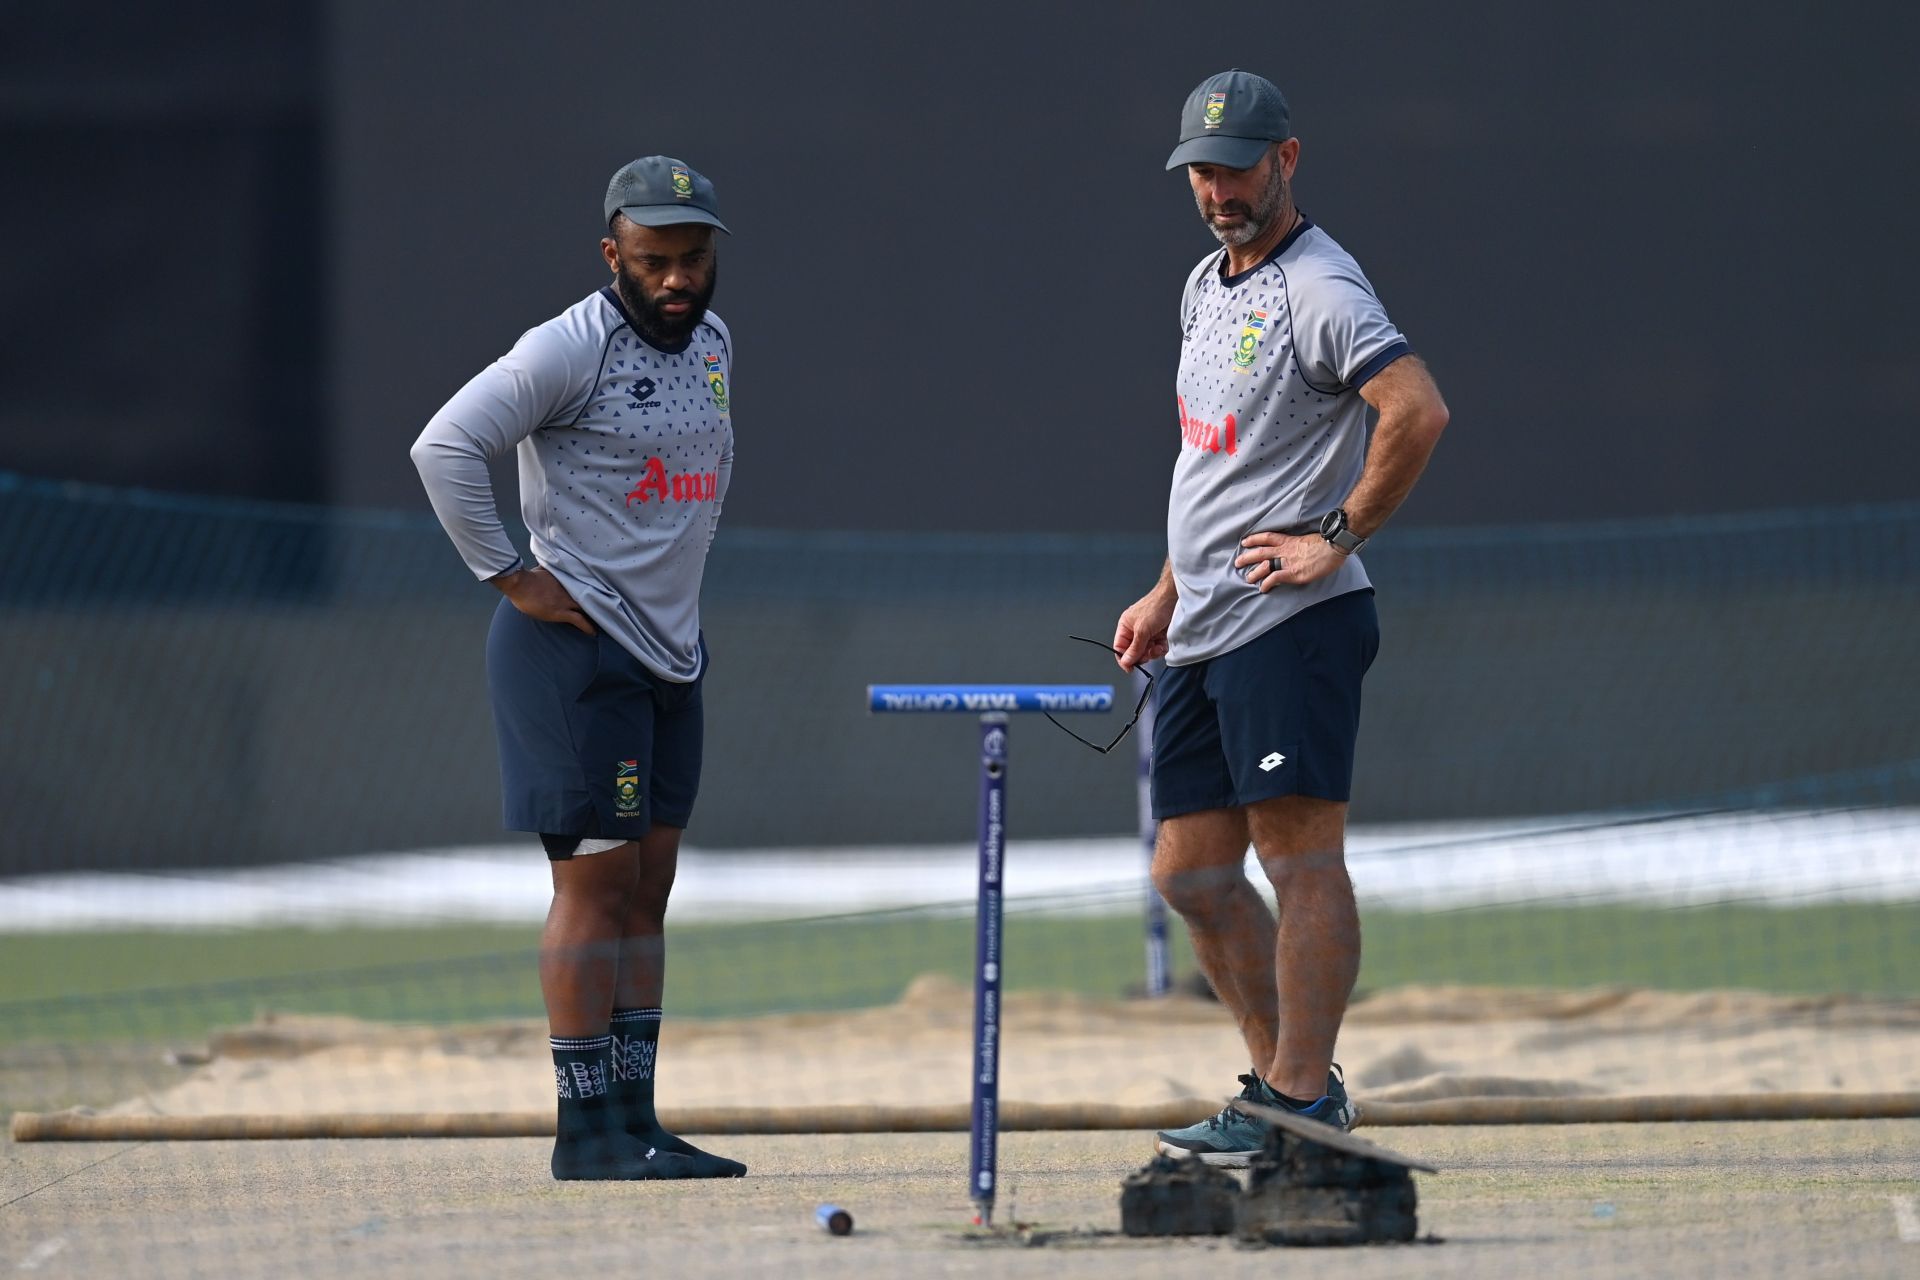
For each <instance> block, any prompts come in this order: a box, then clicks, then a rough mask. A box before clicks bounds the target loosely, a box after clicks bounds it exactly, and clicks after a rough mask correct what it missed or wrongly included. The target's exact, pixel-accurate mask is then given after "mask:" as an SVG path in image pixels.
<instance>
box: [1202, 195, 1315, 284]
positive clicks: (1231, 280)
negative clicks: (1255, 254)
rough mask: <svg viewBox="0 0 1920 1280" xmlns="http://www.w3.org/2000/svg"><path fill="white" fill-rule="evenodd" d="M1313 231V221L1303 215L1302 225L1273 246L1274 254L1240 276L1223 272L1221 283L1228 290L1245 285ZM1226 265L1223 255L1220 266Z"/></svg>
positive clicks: (1301, 217)
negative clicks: (1251, 277) (1254, 274)
mask: <svg viewBox="0 0 1920 1280" xmlns="http://www.w3.org/2000/svg"><path fill="white" fill-rule="evenodd" d="M1312 229H1313V219H1312V218H1309V217H1308V216H1307V215H1306V214H1304V213H1303V214H1301V215H1300V225H1299V226H1297V227H1295V228H1294V229H1293V230H1291V231H1289V232H1287V234H1286V236H1285V237H1284V238H1282V239H1281V241H1280V243H1279V244H1277V245H1275V246H1273V252H1272V253H1270V254H1268V255H1267V256H1266V257H1264V258H1262V259H1260V261H1258V262H1256V263H1254V264H1253V265H1252V266H1250V267H1248V268H1247V269H1246V270H1245V271H1242V272H1241V273H1240V274H1238V275H1232V276H1230V275H1226V274H1225V273H1224V270H1223V272H1222V274H1221V276H1220V283H1221V284H1223V285H1225V286H1227V288H1229V289H1231V288H1234V287H1235V286H1236V285H1240V284H1244V283H1245V282H1246V281H1247V279H1248V278H1249V277H1250V276H1252V275H1253V273H1254V272H1256V271H1258V270H1260V269H1261V268H1262V267H1265V266H1270V265H1271V264H1272V263H1273V260H1274V259H1275V258H1277V257H1279V256H1280V255H1281V254H1283V253H1285V252H1286V251H1287V250H1289V249H1291V248H1293V242H1294V241H1295V240H1298V239H1299V238H1300V237H1301V236H1303V235H1305V234H1307V232H1309V231H1311V230H1312ZM1226 265H1227V259H1226V256H1225V254H1222V255H1221V258H1220V266H1221V267H1222V268H1223V269H1224V268H1225V267H1226Z"/></svg>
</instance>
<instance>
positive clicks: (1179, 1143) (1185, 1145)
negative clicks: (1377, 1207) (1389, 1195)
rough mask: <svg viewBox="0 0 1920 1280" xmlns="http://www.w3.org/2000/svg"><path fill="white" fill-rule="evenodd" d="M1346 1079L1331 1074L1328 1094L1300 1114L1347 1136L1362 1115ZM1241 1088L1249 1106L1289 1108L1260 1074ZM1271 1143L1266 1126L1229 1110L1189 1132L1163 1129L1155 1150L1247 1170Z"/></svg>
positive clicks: (1245, 1078)
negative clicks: (1351, 1096)
mask: <svg viewBox="0 0 1920 1280" xmlns="http://www.w3.org/2000/svg"><path fill="white" fill-rule="evenodd" d="M1344 1075H1345V1073H1344V1072H1342V1071H1341V1070H1340V1068H1339V1067H1338V1065H1336V1066H1335V1067H1334V1069H1333V1070H1332V1071H1329V1072H1328V1073H1327V1092H1326V1094H1325V1095H1324V1096H1322V1097H1320V1098H1317V1099H1315V1101H1314V1103H1313V1105H1312V1106H1310V1107H1307V1108H1305V1109H1304V1110H1301V1111H1300V1112H1299V1113H1298V1114H1300V1115H1303V1116H1305V1117H1306V1118H1307V1119H1309V1120H1318V1121H1320V1122H1321V1123H1322V1124H1330V1125H1332V1126H1333V1127H1334V1128H1336V1129H1339V1130H1341V1131H1342V1132H1345V1131H1347V1130H1350V1129H1352V1128H1353V1122H1354V1120H1355V1119H1356V1118H1357V1115H1358V1112H1357V1109H1356V1108H1355V1107H1354V1105H1353V1103H1352V1101H1350V1100H1349V1099H1348V1097H1347V1086H1346V1083H1345V1081H1344V1079H1343V1078H1342V1077H1343V1076H1344ZM1240 1086H1241V1087H1240V1093H1239V1096H1240V1097H1242V1098H1245V1099H1247V1100H1248V1101H1249V1102H1258V1103H1260V1104H1261V1105H1262V1106H1268V1107H1284V1106H1286V1104H1285V1103H1284V1102H1282V1101H1281V1100H1280V1095H1279V1094H1277V1093H1275V1092H1274V1091H1273V1090H1272V1089H1270V1088H1268V1087H1267V1084H1266V1082H1265V1081H1264V1080H1262V1079H1260V1077H1259V1076H1256V1075H1244V1076H1241V1077H1240ZM1289 1109H1291V1108H1289ZM1266 1140H1267V1126H1266V1125H1264V1124H1262V1123H1261V1122H1260V1121H1258V1120H1256V1119H1254V1118H1253V1117H1252V1116H1250V1115H1247V1114H1246V1113H1245V1112H1242V1111H1237V1110H1235V1109H1234V1108H1233V1107H1231V1106H1229V1107H1226V1108H1224V1109H1222V1110H1221V1111H1220V1112H1218V1113H1217V1114H1215V1115H1210V1116H1208V1117H1207V1118H1206V1119H1205V1120H1202V1121H1201V1122H1200V1123H1198V1124H1190V1125H1188V1126H1187V1127H1186V1128H1184V1129H1167V1130H1163V1131H1162V1132H1161V1133H1160V1134H1159V1135H1158V1136H1157V1138H1156V1140H1155V1141H1154V1144H1153V1149H1154V1150H1155V1151H1158V1152H1160V1153H1161V1154H1162V1155H1169V1156H1174V1157H1177V1158H1182V1159H1195V1160H1200V1161H1203V1162H1205V1163H1207V1164H1210V1165H1217V1166H1219V1167H1221V1168H1227V1169H1244V1168H1246V1167H1247V1162H1248V1161H1249V1160H1251V1159H1252V1158H1253V1153H1254V1152H1256V1151H1258V1150H1260V1148H1261V1147H1262V1146H1264V1145H1265V1143H1266Z"/></svg>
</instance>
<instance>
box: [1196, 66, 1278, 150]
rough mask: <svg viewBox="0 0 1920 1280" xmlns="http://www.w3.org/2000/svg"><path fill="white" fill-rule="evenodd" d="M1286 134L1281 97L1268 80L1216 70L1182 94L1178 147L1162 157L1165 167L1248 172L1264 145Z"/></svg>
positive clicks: (1250, 73) (1261, 77) (1244, 73)
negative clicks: (1196, 166) (1206, 166)
mask: <svg viewBox="0 0 1920 1280" xmlns="http://www.w3.org/2000/svg"><path fill="white" fill-rule="evenodd" d="M1292 136H1293V129H1292V126H1291V123H1290V121H1289V119H1288V113H1287V99H1286V96H1285V95H1284V94H1282V93H1281V92H1280V90H1279V88H1278V87H1277V86H1276V85H1275V84H1274V83H1273V81H1271V80H1268V79H1267V78H1266V77H1264V76H1257V75H1254V74H1253V73H1252V72H1251V71H1240V70H1233V71H1222V72H1221V73H1220V74H1219V75H1217V76H1208V77H1207V78H1206V79H1205V80H1202V81H1201V82H1200V87H1199V88H1198V89H1195V90H1194V91H1193V92H1192V93H1190V94H1188V95H1187V105H1186V106H1184V107H1182V108H1181V109H1180V145H1179V146H1177V147H1175V148H1174V149H1173V154H1172V155H1170V156H1168V157H1167V168H1169V169H1178V168H1179V167H1180V166H1181V165H1183V164H1217V165H1222V166H1224V167H1226V168H1228V169H1251V168H1253V166H1255V165H1257V164H1259V163H1260V157H1261V156H1263V155H1265V154H1266V151H1267V148H1268V147H1270V146H1272V145H1273V144H1274V143H1276V142H1285V141H1286V140H1287V139H1288V138H1291V137H1292Z"/></svg>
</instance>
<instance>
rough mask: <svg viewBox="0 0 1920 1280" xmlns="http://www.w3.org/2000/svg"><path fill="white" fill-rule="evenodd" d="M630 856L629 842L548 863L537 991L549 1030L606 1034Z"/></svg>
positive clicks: (628, 897) (629, 892) (631, 880)
mask: <svg viewBox="0 0 1920 1280" xmlns="http://www.w3.org/2000/svg"><path fill="white" fill-rule="evenodd" d="M637 859H638V847H637V846H636V845H635V844H633V843H631V842H629V843H627V844H623V845H621V846H620V847H619V848H617V849H609V850H607V852H605V853H589V854H581V855H576V856H574V857H572V858H564V859H561V860H560V861H558V862H553V863H550V864H549V865H550V866H551V867H552V869H553V905H552V906H550V907H549V908H547V924H546V928H545V929H544V930H542V932H541V934H540V995H541V998H542V999H543V1000H544V1001H545V1002H546V1006H547V1027H548V1029H549V1030H550V1031H551V1033H552V1034H554V1035H556V1036H562V1037H567V1038H575V1037H582V1036H603V1035H605V1034H606V1033H607V1017H608V1015H609V1014H610V1013H611V1012H612V1011H613V999H614V988H615V985H616V983H617V980H618V975H619V970H620V950H621V948H620V939H621V936H622V935H623V934H624V933H625V932H626V929H627V911H628V907H629V905H630V903H631V902H632V899H633V895H634V885H635V883H636V876H637V875H638V860H637Z"/></svg>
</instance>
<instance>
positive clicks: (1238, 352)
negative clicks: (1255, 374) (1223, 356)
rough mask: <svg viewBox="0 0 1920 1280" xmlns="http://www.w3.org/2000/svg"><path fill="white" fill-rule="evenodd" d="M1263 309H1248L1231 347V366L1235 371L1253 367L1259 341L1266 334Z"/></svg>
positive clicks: (1257, 355)
mask: <svg viewBox="0 0 1920 1280" xmlns="http://www.w3.org/2000/svg"><path fill="white" fill-rule="evenodd" d="M1268 316H1269V313H1268V312H1265V311H1259V310H1255V311H1249V312H1248V313H1247V323H1246V324H1245V325H1243V326H1241V329H1240V340H1239V341H1238V342H1236V343H1235V344H1234V347H1233V368H1234V371H1235V372H1236V373H1245V372H1247V371H1248V370H1249V369H1251V368H1253V362H1254V360H1255V359H1257V358H1258V357H1259V355H1260V341H1261V339H1263V338H1265V337H1266V336H1267V319H1268Z"/></svg>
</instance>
